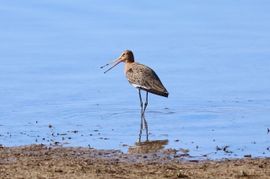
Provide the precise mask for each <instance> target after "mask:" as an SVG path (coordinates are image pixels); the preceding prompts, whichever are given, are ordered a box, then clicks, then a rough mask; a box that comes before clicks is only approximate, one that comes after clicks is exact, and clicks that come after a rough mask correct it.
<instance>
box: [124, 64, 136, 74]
mask: <svg viewBox="0 0 270 179" xmlns="http://www.w3.org/2000/svg"><path fill="white" fill-rule="evenodd" d="M134 63H135V62H126V63H125V74H126V73H127V71H128V70H129V69H130V68H132V65H133V64H134Z"/></svg>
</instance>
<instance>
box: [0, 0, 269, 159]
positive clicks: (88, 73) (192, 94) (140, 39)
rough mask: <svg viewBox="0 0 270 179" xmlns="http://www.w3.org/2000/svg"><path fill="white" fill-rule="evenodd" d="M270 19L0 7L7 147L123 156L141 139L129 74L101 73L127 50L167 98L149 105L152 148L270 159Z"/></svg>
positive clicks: (138, 6)
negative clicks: (164, 142)
mask: <svg viewBox="0 0 270 179" xmlns="http://www.w3.org/2000/svg"><path fill="white" fill-rule="evenodd" d="M269 8H270V2H269V1H266V0H261V1H253V0H238V1H235V0H226V1H225V0H223V1H213V0H206V1H198V0H197V1H195V0H194V1H176V0H175V1H170V2H167V1H149V2H146V1H142V0H140V1H124V0H118V1H106V2H103V1H97V0H96V1H93V0H91V1H84V0H79V1H66V0H60V1H52V0H46V1H45V0H42V1H34V0H28V1H19V0H13V1H1V5H0V22H1V28H0V40H1V43H0V144H3V145H6V146H17V145H26V144H35V143H45V144H51V143H53V142H55V141H57V142H60V143H63V144H64V145H67V146H91V147H95V148H103V149H112V148H114V149H121V150H123V151H126V150H127V146H126V144H127V145H129V146H131V145H134V143H135V142H136V141H137V138H138V132H139V123H140V114H139V113H140V109H139V108H140V107H139V98H138V94H137V91H136V90H135V89H134V88H133V87H132V86H130V85H129V84H128V82H127V80H126V78H125V76H124V73H123V64H121V65H119V66H118V67H116V68H115V69H114V70H112V71H110V72H108V73H107V74H103V70H101V69H100V68H99V67H100V66H101V65H104V64H105V63H107V62H109V61H111V60H114V59H115V58H117V57H118V56H119V55H120V53H121V52H122V51H123V50H125V49H131V50H133V52H134V54H135V58H136V59H137V61H139V62H140V63H143V64H146V65H148V66H150V67H151V68H153V69H154V70H155V71H156V73H157V74H158V75H159V77H160V79H161V80H162V82H163V84H164V85H165V86H166V88H167V89H168V91H169V92H170V96H169V98H168V99H167V98H163V97H159V96H154V95H151V96H150V99H149V100H150V103H149V108H148V111H147V113H146V117H147V120H148V123H149V130H150V132H151V134H150V140H158V139H168V140H169V144H168V146H167V148H170V147H173V148H176V149H179V148H187V149H189V150H190V154H192V155H201V154H206V153H211V154H212V153H213V152H216V146H220V147H222V146H226V145H228V146H229V149H230V150H231V151H232V152H233V153H232V154H226V153H224V152H218V153H217V154H213V157H226V156H227V155H230V156H232V157H241V156H243V155H245V154H252V155H253V156H268V157H269V156H270V151H269V148H268V147H270V134H267V128H270V122H269V119H270V115H269V113H270V112H269V111H270V83H269V79H270V70H269V67H270V60H269V59H270V33H269V32H270V23H269V21H270V11H269ZM50 125H51V126H50ZM49 126H50V127H49ZM178 140H179V141H178Z"/></svg>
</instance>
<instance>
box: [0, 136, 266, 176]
mask: <svg viewBox="0 0 270 179" xmlns="http://www.w3.org/2000/svg"><path fill="white" fill-rule="evenodd" d="M150 143H151V144H149V145H148V144H147V143H144V144H140V145H136V146H133V147H131V148H130V149H129V152H128V153H123V152H121V151H119V150H97V149H93V148H81V147H62V146H46V145H29V146H20V147H4V146H1V148H0V178H269V176H270V158H252V157H251V156H247V157H245V158H242V159H222V160H207V159H201V160H199V159H198V158H193V157H192V156H189V155H187V153H186V151H183V150H181V151H178V150H175V149H163V147H162V146H164V143H166V141H156V142H150ZM147 146H150V148H148V147H147Z"/></svg>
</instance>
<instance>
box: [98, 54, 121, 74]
mask: <svg viewBox="0 0 270 179" xmlns="http://www.w3.org/2000/svg"><path fill="white" fill-rule="evenodd" d="M122 61H123V60H122V59H121V57H119V58H118V59H116V60H114V61H112V62H110V63H107V64H106V65H103V66H101V67H100V68H101V69H102V68H105V67H106V66H109V65H112V66H111V67H110V68H109V69H107V70H106V71H104V73H107V72H108V71H110V70H111V69H112V68H113V67H115V66H116V65H118V64H119V63H121V62H122Z"/></svg>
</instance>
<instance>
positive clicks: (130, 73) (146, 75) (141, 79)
mask: <svg viewBox="0 0 270 179" xmlns="http://www.w3.org/2000/svg"><path fill="white" fill-rule="evenodd" d="M121 62H124V63H125V74H126V77H127V79H128V81H129V83H130V84H131V85H133V86H134V87H135V88H137V89H138V91H139V98H140V103H141V128H140V134H139V142H140V141H141V134H142V129H143V128H144V127H145V129H146V140H147V141H148V125H147V122H146V119H145V110H146V107H147V105H148V92H150V93H153V94H156V95H159V96H164V97H168V95H169V93H168V91H167V90H166V88H165V87H164V86H163V84H162V82H161V81H160V79H159V77H158V76H157V74H156V73H155V72H154V70H152V69H151V68H149V67H147V66H145V65H142V64H140V63H137V62H135V61H134V55H133V53H132V51H130V50H125V51H124V52H123V53H122V54H121V56H120V57H119V58H118V59H117V60H115V61H113V62H112V63H111V64H112V67H110V68H109V69H108V70H106V71H105V72H104V73H106V72H108V71H109V70H111V69H112V68H113V67H115V66H116V65H118V64H119V63H121ZM108 65H110V64H106V65H104V66H102V67H101V68H104V67H106V66H108ZM141 90H144V91H146V100H145V103H144V104H143V101H142V97H141Z"/></svg>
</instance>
